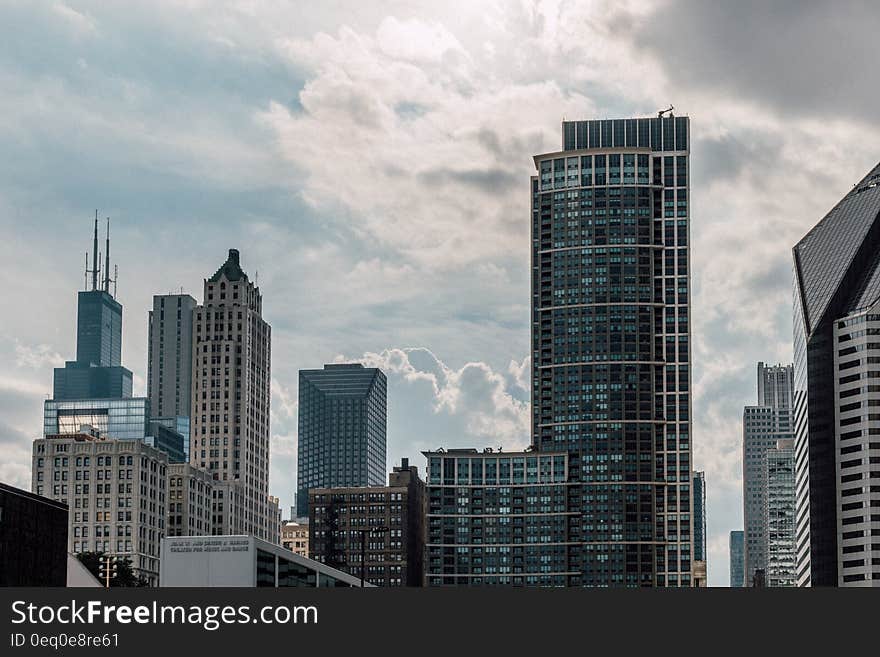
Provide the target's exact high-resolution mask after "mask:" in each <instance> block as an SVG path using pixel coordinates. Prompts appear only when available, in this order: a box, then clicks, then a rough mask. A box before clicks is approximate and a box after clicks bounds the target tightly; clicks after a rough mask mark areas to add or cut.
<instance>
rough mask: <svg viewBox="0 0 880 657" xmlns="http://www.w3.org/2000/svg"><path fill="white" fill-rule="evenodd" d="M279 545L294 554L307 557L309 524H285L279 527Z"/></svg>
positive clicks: (291, 522)
mask: <svg viewBox="0 0 880 657" xmlns="http://www.w3.org/2000/svg"><path fill="white" fill-rule="evenodd" d="M281 545H282V546H283V547H285V548H287V549H288V550H290V551H291V552H293V553H295V554H299V555H300V556H303V557H308V556H309V523H307V522H305V523H300V522H293V521H290V522H285V523H284V524H283V525H281Z"/></svg>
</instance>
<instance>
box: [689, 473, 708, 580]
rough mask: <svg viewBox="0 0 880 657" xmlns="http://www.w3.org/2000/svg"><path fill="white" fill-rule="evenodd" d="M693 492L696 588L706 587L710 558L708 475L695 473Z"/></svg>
mask: <svg viewBox="0 0 880 657" xmlns="http://www.w3.org/2000/svg"><path fill="white" fill-rule="evenodd" d="M693 491H694V512H693V513H694V586H706V563H707V561H708V556H707V545H706V474H705V473H704V472H702V471H698V472H697V471H695V472H694V489H693ZM698 574H699V576H698ZM697 580H699V581H697Z"/></svg>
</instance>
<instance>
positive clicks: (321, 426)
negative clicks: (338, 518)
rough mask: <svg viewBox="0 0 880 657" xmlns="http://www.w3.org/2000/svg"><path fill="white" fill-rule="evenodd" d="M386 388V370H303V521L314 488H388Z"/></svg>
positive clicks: (299, 501) (299, 499)
mask: <svg viewBox="0 0 880 657" xmlns="http://www.w3.org/2000/svg"><path fill="white" fill-rule="evenodd" d="M386 385H387V384H386V381H385V374H383V372H382V370H380V369H377V368H374V367H364V366H363V365H361V364H360V363H344V364H343V363H337V364H332V365H324V369H322V370H300V372H299V431H298V449H297V494H296V507H297V515H298V516H299V517H303V518H304V517H308V515H309V507H308V505H309V489H310V488H339V487H348V486H382V485H384V483H385V430H386V416H385V410H386Z"/></svg>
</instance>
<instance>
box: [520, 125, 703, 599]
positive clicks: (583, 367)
mask: <svg viewBox="0 0 880 657" xmlns="http://www.w3.org/2000/svg"><path fill="white" fill-rule="evenodd" d="M563 146H564V151H563V152H560V153H550V154H546V155H538V156H536V157H535V164H536V168H537V170H538V173H537V175H535V176H533V178H532V181H531V184H532V343H533V344H532V349H533V350H532V386H533V387H532V412H533V424H532V436H533V445H534V447H536V448H537V449H538V450H539V451H542V452H543V451H552V452H567V453H568V456H569V459H570V460H569V468H570V471H571V480H572V484H573V486H572V488H573V492H572V494H571V506H570V510H571V511H574V512H576V516H575V517H574V518H573V521H572V523H571V526H570V530H569V531H570V534H569V541H568V542H569V545H568V547H567V552H568V556H567V558H568V567H567V569H566V570H567V571H569V572H571V573H574V574H572V575H570V576H569V577H568V585H570V586H690V585H691V581H692V580H691V578H692V574H691V563H692V554H693V544H692V535H693V520H692V508H691V504H692V502H691V493H692V491H691V467H692V463H691V444H690V434H691V431H690V428H691V413H690V401H691V399H690V394H691V393H690V387H691V385H690V384H691V372H690V353H691V346H690V323H689V315H690V312H689V311H690V299H689V297H690V273H689V261H690V254H689V248H688V244H689V232H690V220H689V216H690V215H689V150H688V119H687V117H671V116H670V117H665V118H662V119H659V118H658V119H625V120H609V121H576V122H565V123H563Z"/></svg>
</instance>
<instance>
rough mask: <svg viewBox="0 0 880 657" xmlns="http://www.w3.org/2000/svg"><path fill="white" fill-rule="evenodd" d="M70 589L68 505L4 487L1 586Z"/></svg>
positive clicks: (0, 532) (0, 514)
mask: <svg viewBox="0 0 880 657" xmlns="http://www.w3.org/2000/svg"><path fill="white" fill-rule="evenodd" d="M66 585H67V504H65V503H63V502H58V501H56V500H53V499H50V498H47V497H43V496H42V495H34V494H33V493H29V492H27V491H24V490H21V489H19V488H14V487H13V486H7V485H6V484H4V483H0V586H66Z"/></svg>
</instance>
